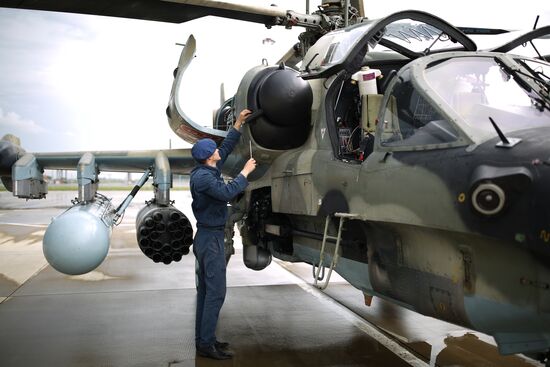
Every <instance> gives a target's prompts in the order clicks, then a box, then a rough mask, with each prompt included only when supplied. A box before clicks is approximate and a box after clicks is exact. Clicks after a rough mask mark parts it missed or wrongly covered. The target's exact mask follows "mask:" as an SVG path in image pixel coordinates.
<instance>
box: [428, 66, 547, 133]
mask: <svg viewBox="0 0 550 367" xmlns="http://www.w3.org/2000/svg"><path fill="white" fill-rule="evenodd" d="M541 65H546V64H544V63H540V65H539V66H538V69H537V67H536V66H535V65H533V67H534V68H535V69H537V70H541V71H543V72H544V73H546V72H548V68H547V67H546V68H543V67H542V66H541ZM546 75H548V74H546ZM425 78H426V81H427V82H428V84H429V86H430V87H432V88H433V90H434V91H435V92H436V93H437V94H438V95H439V96H440V97H441V98H442V99H443V100H445V102H447V104H448V105H449V107H450V108H452V109H453V110H454V111H455V112H456V113H457V114H458V115H459V116H460V117H461V118H462V122H463V123H464V124H465V127H466V128H469V129H470V130H471V131H474V132H477V134H478V135H479V134H482V135H483V134H485V135H488V136H495V135H496V132H495V130H494V128H493V126H492V124H491V122H490V120H489V117H491V118H493V119H494V121H495V122H496V123H497V125H498V126H499V128H500V129H501V130H502V131H503V132H504V133H506V132H510V131H515V130H522V129H527V128H533V127H539V126H550V111H548V110H544V109H542V110H541V109H540V108H537V107H536V105H535V102H534V100H533V98H532V96H530V95H529V94H528V93H527V91H526V90H525V89H524V88H522V87H521V86H520V85H519V84H518V83H517V82H516V80H515V79H514V77H513V76H512V75H509V73H507V72H506V71H505V70H503V68H502V67H501V66H500V65H498V64H497V62H496V61H495V59H494V58H492V57H460V58H452V59H447V60H444V61H442V62H439V63H437V64H434V65H431V66H428V68H427V69H426V71H425Z"/></svg>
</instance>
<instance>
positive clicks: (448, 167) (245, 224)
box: [0, 0, 550, 361]
mask: <svg viewBox="0 0 550 367" xmlns="http://www.w3.org/2000/svg"><path fill="white" fill-rule="evenodd" d="M0 5H1V6H7V7H22V8H32V9H37V10H53V11H63V12H76V13H85V14H96V15H109V16H117V17H128V18H138V19H148V20H159V21H164V22H176V23H179V22H184V21H188V20H190V19H195V18H197V17H202V16H205V15H217V16H223V17H229V18H234V19H240V20H244V21H251V22H257V23H262V24H265V25H266V26H267V27H274V26H283V27H287V28H291V27H303V28H305V31H304V32H303V33H302V34H301V35H300V37H299V40H298V42H297V43H296V44H295V45H294V46H293V47H292V48H291V49H290V50H289V52H288V53H287V54H285V55H284V56H283V57H282V58H281V60H280V61H279V62H278V63H277V65H274V66H269V65H265V64H262V65H259V66H257V67H254V68H252V69H251V70H249V71H248V72H247V73H246V74H245V75H244V76H243V77H242V80H241V82H240V85H239V87H238V90H237V92H236V94H235V95H234V96H232V97H231V98H229V99H227V100H225V101H224V102H223V103H222V104H221V106H220V108H219V109H218V110H217V112H216V114H215V115H214V118H213V122H212V127H204V126H203V125H202V124H200V123H198V122H196V121H194V120H193V119H191V118H190V117H189V116H187V115H186V113H185V111H184V108H183V106H182V105H181V104H180V101H179V100H178V98H177V94H178V92H179V91H180V90H181V89H182V88H185V87H186V86H185V84H184V83H183V82H182V80H183V75H184V74H185V71H186V69H187V68H188V67H189V65H190V63H191V62H192V61H193V58H194V55H195V51H196V40H195V39H194V37H193V36H190V37H189V39H188V40H187V41H186V42H185V47H184V49H183V51H182V54H181V57H180V59H179V62H178V65H177V68H176V69H175V71H174V83H173V86H172V91H171V94H170V98H169V103H168V107H167V109H166V115H167V119H168V122H169V125H170V127H171V129H172V130H173V131H174V133H175V134H176V135H177V136H179V137H180V138H182V139H184V140H185V141H187V142H189V143H194V142H195V141H197V140H198V139H201V138H204V137H209V138H212V139H214V140H215V141H216V142H218V143H220V142H221V141H223V139H224V137H225V136H226V135H227V131H228V130H229V129H230V128H231V126H232V124H233V122H234V120H235V114H236V113H238V112H239V111H241V110H243V109H245V108H248V109H250V110H251V111H253V113H252V115H251V116H250V117H249V118H248V120H247V124H246V125H245V128H244V129H243V132H242V137H241V140H240V143H239V145H238V146H237V147H236V148H235V150H234V152H233V154H232V155H231V156H230V157H229V158H228V160H227V161H226V163H225V165H224V166H223V173H224V174H225V175H226V176H227V177H234V176H235V175H237V174H238V172H239V170H240V168H241V167H242V166H243V164H244V162H245V161H246V160H247V159H248V158H250V157H254V158H255V159H256V161H257V163H258V167H257V169H256V170H255V171H254V172H253V174H251V175H250V176H249V180H250V185H249V186H248V188H247V189H246V191H245V192H244V194H242V195H240V196H239V197H237V198H236V199H235V200H234V201H233V202H231V214H230V216H229V220H228V222H227V224H226V230H225V232H226V256H227V259H229V257H230V256H231V254H232V253H233V252H234V250H233V242H232V238H233V234H234V228H235V226H237V228H238V229H239V231H240V234H241V237H242V242H243V260H244V263H245V265H246V266H247V267H248V268H250V269H253V270H262V269H264V268H265V267H267V266H268V265H269V264H270V263H271V261H272V259H273V257H275V258H277V259H281V260H283V261H290V262H303V263H307V264H310V265H311V266H312V277H313V282H314V284H315V285H316V286H318V287H319V288H321V289H323V288H325V287H326V286H328V284H329V281H330V276H331V273H332V272H333V271H335V272H337V273H338V274H339V275H341V276H342V277H343V278H344V279H346V280H347V281H348V282H349V283H350V284H352V285H353V286H354V287H356V288H357V289H359V290H361V291H362V292H363V293H364V296H365V303H366V304H367V305H368V304H369V303H370V301H371V300H372V297H374V296H376V297H381V298H384V299H386V300H389V301H391V302H394V303H396V304H399V305H401V306H403V307H406V308H408V309H411V310H413V311H416V312H419V313H421V314H424V315H427V316H431V317H434V318H437V319H440V320H445V321H448V322H451V323H454V324H458V325H462V326H465V327H468V328H470V329H474V330H477V331H481V332H483V333H486V334H489V335H492V336H493V337H494V338H495V341H496V343H497V345H498V348H499V351H500V353H502V354H513V353H528V354H531V355H534V356H536V357H537V358H539V359H540V360H542V361H545V360H546V361H547V359H548V350H549V349H550V308H549V307H550V248H549V242H550V226H549V225H548V223H549V219H550V206H549V205H548V203H549V200H550V192H549V188H548V187H549V185H548V183H549V181H550V158H549V156H548V153H547V148H546V141H547V138H548V136H550V64H549V63H548V60H549V59H550V57H549V55H545V54H543V53H541V52H540V50H539V49H538V47H537V46H536V45H535V43H536V42H538V41H541V40H544V39H545V38H548V37H549V35H550V26H543V27H538V28H537V27H535V29H533V30H531V31H526V32H521V33H520V34H519V35H518V36H517V37H516V38H514V39H512V40H510V41H508V42H506V43H504V44H501V45H499V46H495V47H491V48H489V49H483V50H479V49H478V47H477V45H476V43H475V42H474V41H473V39H472V38H471V37H470V36H471V35H477V34H486V35H496V34H501V33H505V32H506V31H505V30H495V29H484V28H460V27H455V26H453V25H452V24H450V23H448V22H446V21H445V20H443V19H441V18H439V17H437V16H435V15H433V14H430V13H426V12H422V11H415V10H406V11H400V12H396V13H393V14H391V15H388V16H386V17H383V18H379V19H369V18H367V17H365V14H364V8H363V5H362V2H359V1H339V0H338V1H335V0H324V1H323V2H322V5H321V6H320V7H319V9H318V10H316V11H314V12H312V13H309V12H306V14H299V13H296V12H293V11H291V10H280V9H278V8H276V7H272V8H261V7H256V6H244V5H237V4H227V3H223V2H217V1H195V0H191V1H187V0H173V1H143V2H138V3H135V2H130V1H127V2H117V5H111V4H106V3H105V4H103V3H97V4H96V5H89V4H87V3H86V4H85V3H84V2H82V1H73V2H71V3H70V4H68V3H63V2H55V1H47V0H44V1H40V2H25V1H23V2H17V4H0ZM130 5H132V6H130ZM526 44H528V45H531V46H532V49H533V50H534V51H535V54H534V56H522V55H519V54H514V53H513V52H514V51H515V50H517V48H518V47H520V46H522V45H526ZM194 165H195V162H194V161H193V159H192V157H191V154H190V150H189V149H171V150H163V151H141V152H74V153H27V152H25V151H24V149H23V148H22V147H21V146H20V144H19V143H18V141H17V139H16V138H15V137H13V136H7V137H6V138H4V139H3V140H2V142H1V143H0V176H1V178H2V182H3V183H4V185H5V186H6V187H7V188H8V189H9V190H10V191H12V192H13V194H14V195H15V196H17V197H20V198H24V199H40V198H43V197H45V195H46V194H47V184H46V182H45V181H44V178H43V170H44V169H46V168H51V169H76V171H77V179H78V198H77V199H76V200H75V201H74V202H73V205H72V206H71V207H70V208H69V209H68V210H67V211H65V212H63V213H61V214H60V215H59V216H58V217H56V218H54V219H53V220H52V223H51V224H50V225H49V227H48V229H47V231H46V233H45V235H44V241H43V246H44V255H45V257H46V259H47V260H48V262H49V263H50V265H51V266H52V267H53V268H55V269H57V270H58V271H60V272H63V273H67V274H83V273H86V272H89V271H92V270H93V269H95V268H96V267H97V266H99V265H100V264H101V262H102V261H103V260H104V259H105V257H106V256H107V253H108V250H109V239H110V234H111V231H112V229H113V228H114V227H115V226H116V224H117V223H118V222H119V220H120V218H121V216H122V215H123V213H124V210H125V209H126V208H127V206H128V205H129V203H130V202H131V200H132V199H133V197H134V196H135V194H136V193H137V191H138V190H139V189H140V187H142V186H143V185H144V183H145V182H146V181H147V180H148V179H149V178H151V177H152V179H153V186H154V188H155V191H154V198H153V199H152V200H151V201H149V202H147V203H146V206H145V207H144V208H143V209H142V210H141V211H140V213H139V214H138V216H137V218H136V236H137V243H138V246H139V247H140V249H141V250H142V251H143V253H144V254H145V255H146V256H148V257H149V258H151V259H152V260H153V261H155V262H159V263H165V264H169V263H171V262H173V261H179V260H181V258H182V256H185V255H186V254H188V253H189V247H190V246H191V245H192V235H193V230H192V226H191V223H190V221H189V218H186V217H185V215H184V214H183V213H181V211H179V210H178V209H176V208H175V207H174V206H173V203H172V202H171V200H170V188H171V187H172V174H174V173H180V174H185V173H188V172H189V171H190V170H191V169H192V168H193V167H194ZM100 171H124V172H140V173H143V176H142V177H141V178H140V180H139V181H138V183H137V184H136V186H135V187H134V189H133V190H132V192H131V193H130V194H129V195H128V197H127V198H126V200H124V201H123V203H121V204H120V205H119V206H117V207H115V206H114V204H113V203H111V201H110V200H109V199H108V198H106V197H105V196H103V195H101V194H100V193H99V192H98V187H99V172H100ZM74 228H79V229H81V230H79V231H78V232H77V231H74Z"/></svg>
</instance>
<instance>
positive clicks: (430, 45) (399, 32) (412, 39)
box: [300, 10, 476, 79]
mask: <svg viewBox="0 0 550 367" xmlns="http://www.w3.org/2000/svg"><path fill="white" fill-rule="evenodd" d="M378 45H380V46H383V47H382V48H385V49H390V50H392V51H395V52H397V53H399V54H401V55H403V56H405V57H407V58H409V59H415V58H418V57H421V56H425V55H428V54H433V53H436V52H442V51H475V50H476V45H475V43H474V42H473V41H472V40H471V39H470V38H468V37H467V36H466V35H465V34H464V33H462V32H461V31H460V30H459V29H457V28H455V27H453V26H452V25H451V24H449V23H447V22H446V21H444V20H442V19H440V18H438V17H436V16H434V15H431V14H428V13H424V12H421V11H415V10H408V11H402V12H398V13H394V14H392V15H390V16H387V17H385V18H382V19H378V20H374V21H365V22H363V23H359V24H356V25H354V26H352V27H349V28H345V29H341V30H337V31H333V32H330V33H328V34H326V35H324V36H323V37H321V38H320V39H319V40H318V41H317V43H316V44H315V45H314V46H312V47H311V48H310V49H309V50H308V52H307V54H306V56H305V57H304V60H303V62H302V67H301V70H300V71H301V73H302V74H301V76H302V78H304V79H313V78H321V77H323V78H326V77H328V76H330V75H332V74H335V73H336V72H338V71H340V70H343V69H345V70H347V71H349V72H354V71H357V69H359V67H360V66H361V64H362V62H363V58H364V56H365V54H366V53H367V51H372V50H373V49H374V48H375V47H377V46H378Z"/></svg>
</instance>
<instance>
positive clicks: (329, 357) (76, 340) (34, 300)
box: [0, 191, 537, 367]
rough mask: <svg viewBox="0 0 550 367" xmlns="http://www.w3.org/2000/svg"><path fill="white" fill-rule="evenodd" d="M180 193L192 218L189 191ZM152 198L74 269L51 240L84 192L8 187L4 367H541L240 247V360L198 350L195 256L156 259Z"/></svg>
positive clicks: (3, 207)
mask: <svg viewBox="0 0 550 367" xmlns="http://www.w3.org/2000/svg"><path fill="white" fill-rule="evenodd" d="M172 195H173V197H172V198H173V199H175V200H176V206H177V207H178V208H179V209H180V210H182V211H183V212H184V214H186V215H187V216H188V217H189V218H190V219H191V221H192V222H193V216H192V214H191V212H190V207H189V204H190V199H189V193H188V192H181V191H180V192H173V193H172ZM107 196H109V197H114V199H113V202H114V203H115V204H118V203H120V202H121V201H122V199H123V197H122V193H117V192H113V193H108V194H107ZM150 196H152V193H151V192H141V193H139V194H138V196H137V197H136V199H135V200H134V202H133V203H132V205H131V206H130V208H129V209H128V211H127V213H126V215H125V217H124V220H123V222H122V224H121V225H120V226H119V227H118V228H116V229H115V230H114V232H113V237H112V241H111V250H110V253H109V256H108V257H107V259H106V260H105V262H104V263H103V264H102V265H101V266H100V267H98V268H97V269H96V270H95V271H93V272H91V273H88V274H85V275H83V276H67V275H63V274H60V273H58V272H57V271H55V270H53V269H52V268H51V267H50V266H48V265H47V263H46V261H45V259H44V257H43V255H42V247H41V240H42V236H43V234H44V231H45V229H46V227H47V224H48V223H49V221H50V218H51V217H53V216H54V215H57V214H59V213H60V212H61V211H62V210H63V208H65V207H66V205H67V203H69V200H70V199H71V198H72V197H74V193H63V192H51V193H50V194H49V195H48V199H47V200H39V201H29V202H25V201H23V200H17V199H14V198H12V197H11V194H10V193H0V302H1V304H0V366H9V367H11V366H35V365H37V366H117V367H118V366H210V365H216V366H221V365H224V366H390V367H391V366H407V365H409V364H408V363H407V362H406V361H405V360H408V361H409V362H410V363H412V364H413V365H429V361H430V357H431V365H434V366H435V365H438V366H506V367H524V366H532V365H537V364H535V363H532V362H530V361H527V360H525V359H524V358H522V357H521V356H509V357H502V356H500V355H498V353H497V352H496V348H495V347H494V344H493V342H492V338H490V337H488V336H485V335H482V334H479V333H474V332H472V331H469V330H464V329H463V328H459V327H457V326H455V325H451V324H447V323H442V322H440V321H437V320H434V319H431V318H427V317H423V316H421V315H418V314H416V313H414V312H410V311H408V310H405V309H403V308H401V307H399V306H395V305H392V304H390V303H387V302H384V301H383V300H380V299H375V300H374V301H373V304H372V306H371V307H366V306H365V305H364V304H363V297H362V294H361V292H359V291H358V290H356V289H355V288H353V287H352V286H350V285H349V284H347V283H346V282H345V281H344V280H342V279H341V278H339V277H334V276H333V279H334V281H333V282H331V285H330V286H329V287H328V288H327V290H326V291H325V293H324V294H321V293H320V292H318V291H313V290H311V287H309V285H308V284H307V283H311V268H310V267H308V266H305V265H303V264H289V263H282V262H281V263H278V262H273V263H272V264H271V265H270V266H269V267H268V268H267V269H265V270H263V271H261V272H255V271H252V270H249V269H246V268H245V266H244V264H243V263H242V256H241V251H240V249H237V254H236V256H233V257H232V259H231V261H230V263H229V266H228V276H227V278H228V294H227V299H226V302H225V305H224V307H223V309H222V312H221V316H220V322H219V331H218V338H219V339H221V340H224V341H229V342H230V343H231V347H232V350H233V351H234V352H235V358H234V359H232V360H229V361H221V362H220V361H211V360H208V359H205V358H201V357H196V355H195V347H194V314H195V288H194V287H195V285H194V284H195V283H194V258H193V255H188V256H185V257H184V258H183V259H182V261H181V262H179V263H172V264H171V265H168V266H167V265H163V264H155V263H153V262H152V261H151V260H149V259H148V258H146V257H145V256H144V255H143V254H142V253H141V252H140V250H139V249H138V248H137V245H136V239H135V227H134V220H135V215H136V213H137V211H138V210H139V207H140V206H141V205H142V203H143V202H144V201H145V200H146V199H150ZM236 242H237V243H239V238H236ZM304 281H305V282H304ZM306 282H307V283H306ZM326 295H328V296H330V297H331V298H330V299H329V297H327V296H326ZM333 300H336V301H337V302H334V301H333ZM342 305H343V306H342ZM357 315H359V316H360V317H361V318H364V319H365V320H368V321H369V322H371V323H373V324H375V325H377V327H378V328H380V329H382V330H384V331H386V332H387V333H388V334H390V335H393V336H394V339H395V340H397V342H393V344H395V345H397V346H398V347H399V348H400V346H401V345H402V346H405V347H406V348H407V349H408V350H412V351H413V353H414V354H415V355H418V356H420V357H421V359H422V360H424V362H422V360H415V359H414V358H413V359H412V362H411V360H409V359H407V358H404V357H403V356H400V352H399V351H397V352H396V350H395V348H392V347H391V345H390V346H389V347H388V344H387V343H385V342H384V341H381V339H377V338H373V337H372V336H371V335H372V333H371V332H369V330H370V329H375V328H372V326H369V324H368V323H366V322H364V321H363V320H362V319H361V318H359V317H357ZM390 344H391V343H390ZM388 348H389V349H388ZM403 353H409V354H411V353H410V352H407V351H405V352H403Z"/></svg>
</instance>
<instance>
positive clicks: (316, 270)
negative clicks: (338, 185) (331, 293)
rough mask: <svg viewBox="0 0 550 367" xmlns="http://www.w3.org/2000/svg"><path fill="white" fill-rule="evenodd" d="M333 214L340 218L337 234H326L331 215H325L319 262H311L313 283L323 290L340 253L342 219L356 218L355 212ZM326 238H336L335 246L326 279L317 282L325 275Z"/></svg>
mask: <svg viewBox="0 0 550 367" xmlns="http://www.w3.org/2000/svg"><path fill="white" fill-rule="evenodd" d="M333 216H334V217H337V218H340V223H339V225H338V234H337V235H336V237H334V236H329V235H328V225H329V223H330V217H331V215H330V214H329V215H327V218H326V220H325V232H324V233H323V244H322V245H321V252H320V255H319V264H318V265H317V266H315V264H313V285H314V286H315V287H317V288H319V289H320V290H323V289H325V288H326V287H327V286H328V283H329V281H330V276H331V274H332V270H334V268H335V267H336V264H338V259H339V258H340V255H339V254H338V250H339V249H340V241H341V239H342V227H343V226H344V221H345V220H346V219H352V218H356V217H357V214H351V213H334V215H333ZM327 239H331V240H336V246H335V247H334V254H333V255H332V261H331V263H330V266H329V268H328V274H327V279H326V280H325V282H324V283H323V284H318V282H319V281H321V280H323V278H324V277H325V266H323V261H324V259H325V245H326V243H327ZM321 268H323V273H322V275H321V277H320V278H319V274H321Z"/></svg>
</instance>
